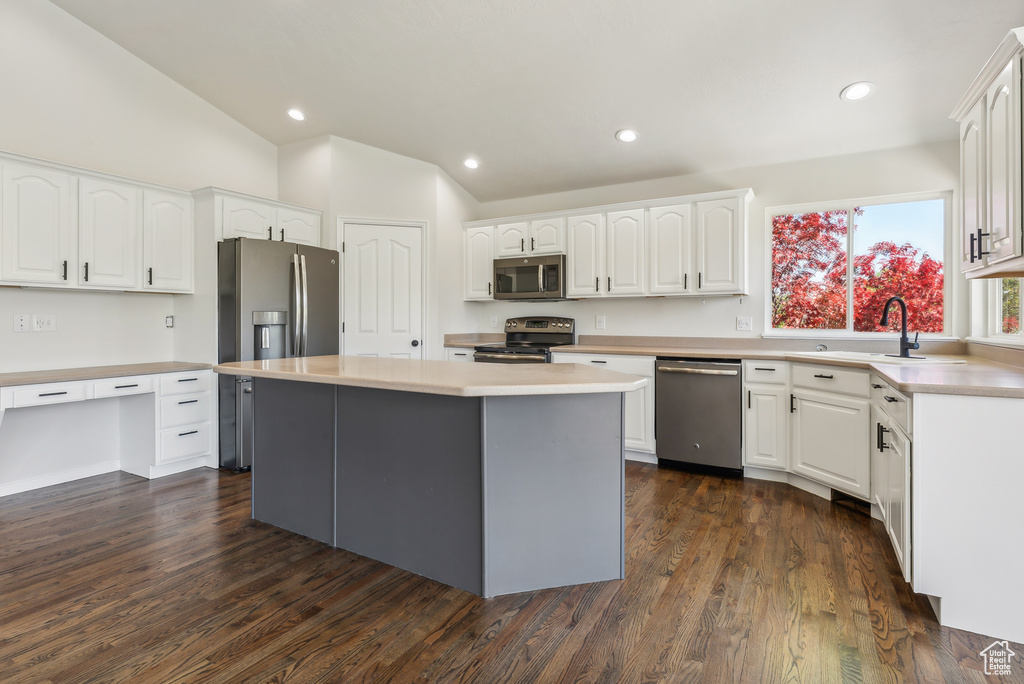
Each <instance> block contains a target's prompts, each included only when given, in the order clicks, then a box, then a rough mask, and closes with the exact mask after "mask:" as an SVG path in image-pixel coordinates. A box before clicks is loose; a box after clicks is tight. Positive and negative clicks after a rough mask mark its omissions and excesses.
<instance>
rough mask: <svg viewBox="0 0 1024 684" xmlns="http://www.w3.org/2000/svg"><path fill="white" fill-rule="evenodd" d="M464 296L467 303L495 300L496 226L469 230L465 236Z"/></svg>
mask: <svg viewBox="0 0 1024 684" xmlns="http://www.w3.org/2000/svg"><path fill="white" fill-rule="evenodd" d="M462 246H463V268H462V273H463V277H464V278H465V281H464V282H463V295H464V297H465V299H466V300H467V301H482V300H491V299H494V292H493V290H494V284H493V282H492V280H491V279H492V278H493V277H494V226H477V227H476V228H467V229H466V233H465V235H463V245H462Z"/></svg>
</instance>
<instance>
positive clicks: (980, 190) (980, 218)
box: [960, 97, 987, 271]
mask: <svg viewBox="0 0 1024 684" xmlns="http://www.w3.org/2000/svg"><path fill="white" fill-rule="evenodd" d="M985 113H986V109H985V98H984V97H982V98H981V99H980V100H978V102H977V103H975V105H974V106H973V107H972V108H971V111H970V112H968V113H967V117H966V118H965V119H964V120H963V121H961V122H960V212H961V213H960V226H961V231H960V238H961V239H960V246H961V251H960V270H961V271H972V270H974V269H976V268H981V267H982V266H984V265H985V260H984V259H983V258H982V257H981V256H980V255H979V254H978V252H977V245H976V243H977V240H978V232H979V231H981V232H984V227H985V212H986V210H987V208H986V206H985V203H986V198H985V173H986V171H985Z"/></svg>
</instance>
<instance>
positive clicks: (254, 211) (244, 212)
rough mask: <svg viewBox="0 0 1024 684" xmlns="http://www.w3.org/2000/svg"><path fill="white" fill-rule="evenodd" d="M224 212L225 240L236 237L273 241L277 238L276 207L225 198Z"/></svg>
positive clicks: (234, 198) (237, 198)
mask: <svg viewBox="0 0 1024 684" xmlns="http://www.w3.org/2000/svg"><path fill="white" fill-rule="evenodd" d="M223 211H224V216H223V233H224V239H225V240H226V239H228V238H236V237H247V238H255V239H257V240H271V239H273V238H275V237H277V236H276V235H274V226H275V225H276V220H277V208H276V207H273V206H271V205H269V204H264V203H263V202H254V201H252V200H247V199H243V198H241V197H225V198H224V209H223Z"/></svg>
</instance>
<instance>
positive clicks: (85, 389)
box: [11, 382, 92, 408]
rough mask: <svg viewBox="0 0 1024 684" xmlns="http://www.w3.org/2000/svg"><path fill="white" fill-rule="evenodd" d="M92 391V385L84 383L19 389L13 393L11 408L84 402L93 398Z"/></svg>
mask: <svg viewBox="0 0 1024 684" xmlns="http://www.w3.org/2000/svg"><path fill="white" fill-rule="evenodd" d="M91 389H92V387H91V385H90V384H89V383H84V382H52V383H47V384H45V385H28V386H26V387H19V388H17V389H15V390H14V392H13V393H12V400H11V407H12V408H18V407H19V406H45V405H46V404H62V403H64V402H68V401H84V400H86V399H90V398H91V397H92V392H91V391H90V390H91Z"/></svg>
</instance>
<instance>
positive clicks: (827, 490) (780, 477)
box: [743, 466, 832, 499]
mask: <svg viewBox="0 0 1024 684" xmlns="http://www.w3.org/2000/svg"><path fill="white" fill-rule="evenodd" d="M743 477H750V478H753V479H755V480H769V481H771V482H785V483H787V484H791V485H793V486H794V487H796V488H797V489H802V490H803V491H805V492H808V493H809V494H814V495H815V496H818V497H821V498H822V499H831V498H832V488H831V487H829V486H828V485H823V484H818V483H817V482H812V481H811V480H808V479H807V478H805V477H803V476H801V475H797V474H796V473H787V472H785V471H782V470H771V469H769V468H753V467H751V466H744V468H743Z"/></svg>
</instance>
